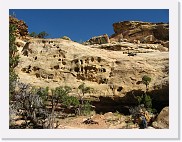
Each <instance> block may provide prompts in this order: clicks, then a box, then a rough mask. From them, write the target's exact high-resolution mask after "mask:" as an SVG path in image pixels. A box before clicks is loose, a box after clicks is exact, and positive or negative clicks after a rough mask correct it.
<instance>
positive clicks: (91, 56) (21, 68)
mask: <svg viewBox="0 0 182 142" xmlns="http://www.w3.org/2000/svg"><path fill="white" fill-rule="evenodd" d="M123 44H124V43H123ZM22 45H23V44H22ZM110 46H112V45H110ZM132 46H133V49H135V48H136V47H135V46H134V44H133V45H132ZM128 48H129V46H128V45H127V46H126V47H125V48H123V51H112V50H105V49H100V48H99V49H98V48H93V47H90V46H84V45H82V44H79V43H76V42H73V41H69V40H64V39H31V40H29V42H27V43H26V44H25V45H24V46H22V47H19V48H18V49H19V54H20V63H19V65H18V66H17V68H16V71H17V72H18V75H19V77H20V81H22V82H24V83H30V84H31V85H34V86H42V87H46V86H49V87H50V88H55V87H58V86H62V85H68V86H70V87H72V88H73V92H75V94H77V87H78V86H79V85H80V84H81V83H82V82H85V84H86V86H90V87H93V88H94V90H95V92H94V93H92V94H86V95H85V97H88V98H92V99H94V100H100V101H103V102H105V103H106V104H109V103H111V104H112V105H113V104H120V105H132V104H136V103H137V100H136V99H134V95H136V96H137V95H140V94H141V93H143V92H144V91H145V85H144V84H142V83H141V81H142V77H143V76H144V75H148V76H150V77H151V78H152V81H151V83H150V84H149V92H152V91H153V93H151V95H154V96H152V97H154V101H156V102H160V104H163V103H164V104H165V105H166V104H168V99H169V97H168V96H169V92H168V87H169V86H168V85H169V84H168V73H169V54H168V52H160V51H159V50H154V49H147V48H146V49H144V48H141V47H137V48H138V49H137V50H138V51H143V50H145V52H138V53H137V55H136V56H128V54H124V53H125V52H128ZM124 49H125V50H124ZM147 51H149V52H147ZM159 81H160V83H159V84H158V82H159ZM163 84H164V85H163ZM156 90H157V91H156ZM155 91H156V92H155ZM158 92H160V93H159V94H160V95H159V94H158ZM162 92H165V94H164V93H162ZM164 97H165V98H164Z"/></svg>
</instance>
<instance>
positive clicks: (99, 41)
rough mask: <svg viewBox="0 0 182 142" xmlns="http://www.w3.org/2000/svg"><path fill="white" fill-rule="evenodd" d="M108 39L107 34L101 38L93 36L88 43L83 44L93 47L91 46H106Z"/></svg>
mask: <svg viewBox="0 0 182 142" xmlns="http://www.w3.org/2000/svg"><path fill="white" fill-rule="evenodd" d="M109 42H110V40H109V37H108V35H107V34H104V35H101V36H95V37H92V38H91V39H89V40H88V41H86V42H84V43H83V44H84V45H93V44H106V43H109Z"/></svg>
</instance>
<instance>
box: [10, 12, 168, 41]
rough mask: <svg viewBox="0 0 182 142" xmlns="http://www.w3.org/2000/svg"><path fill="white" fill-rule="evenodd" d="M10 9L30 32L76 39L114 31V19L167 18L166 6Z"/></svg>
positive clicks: (150, 20)
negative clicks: (24, 23)
mask: <svg viewBox="0 0 182 142" xmlns="http://www.w3.org/2000/svg"><path fill="white" fill-rule="evenodd" d="M13 13H14V14H15V15H16V18H18V19H19V20H23V21H25V22H26V24H27V25H28V31H29V33H31V32H36V33H40V32H42V31H46V32H47V33H48V34H49V36H48V37H47V38H60V37H62V36H68V37H70V38H71V39H72V40H73V41H77V42H83V41H86V40H88V39H90V38H91V37H93V36H99V35H102V34H108V35H109V36H110V35H112V34H114V30H113V27H112V24H113V23H115V22H121V21H143V22H153V23H158V22H164V23H168V22H169V10H168V9H100V10H99V9H10V10H9V14H10V15H12V14H13Z"/></svg>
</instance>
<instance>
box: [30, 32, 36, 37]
mask: <svg viewBox="0 0 182 142" xmlns="http://www.w3.org/2000/svg"><path fill="white" fill-rule="evenodd" d="M29 35H30V36H31V37H37V34H36V33H35V32H32V33H30V34H29Z"/></svg>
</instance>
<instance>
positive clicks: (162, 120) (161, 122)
mask: <svg viewBox="0 0 182 142" xmlns="http://www.w3.org/2000/svg"><path fill="white" fill-rule="evenodd" d="M152 125H153V127H154V128H158V129H168V128H169V107H165V108H163V109H162V111H161V112H160V114H159V115H158V116H157V119H156V121H154V122H153V123H152Z"/></svg>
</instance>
